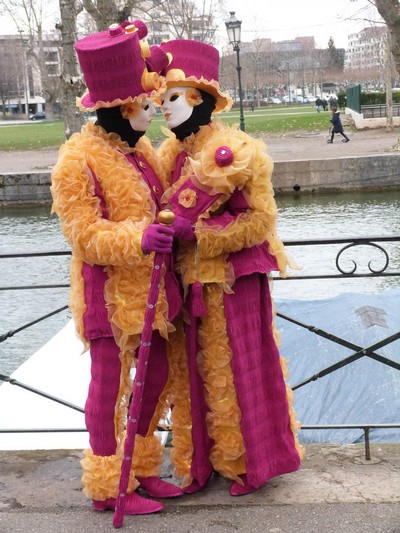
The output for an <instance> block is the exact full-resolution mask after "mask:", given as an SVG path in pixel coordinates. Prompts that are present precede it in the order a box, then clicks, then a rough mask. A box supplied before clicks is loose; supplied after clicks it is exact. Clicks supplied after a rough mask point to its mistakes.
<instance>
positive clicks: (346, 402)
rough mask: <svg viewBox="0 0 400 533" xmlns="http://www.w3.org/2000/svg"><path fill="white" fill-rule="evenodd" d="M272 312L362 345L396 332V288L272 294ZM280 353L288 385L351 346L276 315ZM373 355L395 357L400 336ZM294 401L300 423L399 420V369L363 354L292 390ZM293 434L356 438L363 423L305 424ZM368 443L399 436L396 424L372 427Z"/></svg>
mask: <svg viewBox="0 0 400 533" xmlns="http://www.w3.org/2000/svg"><path fill="white" fill-rule="evenodd" d="M275 303H276V308H277V312H278V313H280V314H283V315H288V316H289V317H291V318H293V319H295V320H297V321H299V322H301V323H304V324H307V325H309V326H315V327H317V328H320V329H321V330H324V331H326V332H329V333H331V334H333V335H335V336H337V337H340V338H341V339H345V340H346V341H348V342H350V343H353V344H355V345H357V346H359V347H361V348H368V347H369V346H371V345H373V344H376V343H378V342H380V341H381V340H383V339H385V338H387V337H390V336H392V335H394V334H396V333H398V332H399V331H400V289H391V290H387V291H384V292H381V293H379V294H359V293H344V294H341V295H339V296H337V297H334V298H330V299H325V300H313V301H310V300H307V301H305V300H277V301H276V302H275ZM276 326H277V328H278V330H279V332H280V336H281V348H280V350H281V354H282V355H283V356H284V357H285V359H286V360H287V361H288V367H289V372H290V377H289V383H290V385H291V386H292V387H293V386H295V385H297V384H299V383H301V382H303V381H304V380H306V379H308V378H309V377H311V376H313V375H314V374H317V373H318V372H319V371H321V370H322V369H324V368H326V367H329V366H331V365H332V364H335V363H336V362H338V361H340V360H342V359H345V358H347V357H349V356H350V355H351V354H353V353H354V352H356V351H357V350H356V349H350V348H347V347H343V346H340V345H339V344H337V343H335V342H332V341H331V340H328V339H325V338H322V337H321V336H318V335H316V334H315V333H313V332H310V331H308V330H307V329H305V328H302V327H301V326H299V325H296V324H292V323H289V322H287V321H286V320H283V319H282V318H279V317H277V318H276ZM375 352H376V353H377V354H379V355H382V356H384V357H387V358H388V359H391V360H393V361H395V362H397V363H400V340H396V341H394V342H392V343H390V344H388V345H386V346H384V347H382V348H379V349H376V351H375ZM294 394H295V403H294V408H295V411H296V413H297V417H298V419H299V421H300V422H301V423H302V424H304V425H317V424H325V425H331V424H358V423H365V424H371V423H400V371H399V370H396V369H395V368H391V367H390V366H387V365H385V364H382V363H380V362H377V361H375V360H373V359H371V358H370V357H367V356H363V357H361V358H360V359H358V360H357V361H355V362H352V363H350V364H348V365H347V366H344V367H343V368H340V369H339V370H336V371H335V372H333V373H332V374H329V375H326V376H324V377H321V378H319V379H317V380H316V381H312V382H310V383H308V384H306V385H304V386H302V387H300V388H298V389H297V390H296V391H295V392H294ZM299 440H300V441H301V442H303V443H311V442H341V443H356V442H363V440H364V432H363V430H362V429H346V430H345V429H332V430H328V429H327V430H304V431H300V432H299ZM370 440H371V442H400V429H392V428H391V429H371V431H370Z"/></svg>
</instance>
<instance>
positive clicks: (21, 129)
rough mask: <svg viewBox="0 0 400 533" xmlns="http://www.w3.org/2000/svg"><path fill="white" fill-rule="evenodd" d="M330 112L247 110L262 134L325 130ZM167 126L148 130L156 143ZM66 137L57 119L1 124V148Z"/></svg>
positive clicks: (249, 128) (233, 115) (48, 143)
mask: <svg viewBox="0 0 400 533" xmlns="http://www.w3.org/2000/svg"><path fill="white" fill-rule="evenodd" d="M219 117H220V118H221V119H222V120H223V121H224V122H227V123H228V124H239V109H235V110H233V111H230V112H229V113H222V114H220V115H219ZM330 117H331V113H330V112H325V113H324V112H321V113H317V112H316V110H315V107H314V106H313V105H304V106H284V107H281V106H276V107H270V108H265V107H263V108H260V109H255V111H254V112H251V111H250V110H247V109H245V111H244V119H245V128H246V132H247V133H250V134H252V135H255V136H258V135H262V134H263V133H282V132H290V131H313V132H317V131H324V130H328V128H329V125H330V123H329V119H330ZM162 126H163V127H167V125H166V122H165V120H164V118H163V116H162V115H160V114H157V115H156V116H155V117H154V118H153V122H152V124H151V126H150V128H149V129H148V131H147V135H148V136H149V137H150V139H151V140H152V141H153V142H154V143H159V142H161V141H162V140H163V139H165V136H164V134H163V133H162V131H161V127H162ZM64 140H65V137H64V124H63V122H61V121H57V122H47V121H43V122H33V123H32V124H21V125H10V126H8V125H4V126H1V127H0V150H7V151H8V150H37V149H40V148H50V147H58V146H60V144H62V143H63V142H64Z"/></svg>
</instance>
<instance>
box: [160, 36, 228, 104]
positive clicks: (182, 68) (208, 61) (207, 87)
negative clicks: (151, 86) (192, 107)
mask: <svg viewBox="0 0 400 533" xmlns="http://www.w3.org/2000/svg"><path fill="white" fill-rule="evenodd" d="M160 48H161V49H162V50H163V51H164V52H165V53H166V54H167V55H168V56H169V58H170V62H169V64H168V66H167V67H166V68H165V69H164V70H163V72H162V75H163V76H165V81H166V83H167V87H168V88H169V87H196V88H197V89H201V90H203V91H205V92H207V93H210V94H212V95H213V96H214V97H215V99H216V106H215V112H219V111H228V110H229V109H230V108H231V106H232V98H231V97H230V96H229V95H228V94H226V93H224V92H222V91H221V88H220V85H219V82H218V79H219V76H218V69H219V52H218V50H217V49H216V48H214V46H211V45H209V44H206V43H201V42H199V41H193V40H191V39H177V40H173V41H166V42H163V43H161V44H160Z"/></svg>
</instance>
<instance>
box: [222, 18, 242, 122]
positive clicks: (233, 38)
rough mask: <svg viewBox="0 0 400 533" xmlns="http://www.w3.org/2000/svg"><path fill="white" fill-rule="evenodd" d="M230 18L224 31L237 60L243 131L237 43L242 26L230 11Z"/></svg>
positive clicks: (240, 92) (240, 91)
mask: <svg viewBox="0 0 400 533" xmlns="http://www.w3.org/2000/svg"><path fill="white" fill-rule="evenodd" d="M229 14H230V17H229V19H228V20H227V21H226V22H225V26H226V31H227V32H228V39H229V44H232V45H233V50H234V52H236V60H237V67H236V69H237V72H238V81H239V103H240V129H241V130H242V131H245V128H244V115H243V95H242V78H241V74H240V71H241V70H242V69H241V67H240V59H239V51H240V50H239V43H240V29H241V26H242V21H241V20H238V19H237V18H236V17H235V12H234V11H230V12H229Z"/></svg>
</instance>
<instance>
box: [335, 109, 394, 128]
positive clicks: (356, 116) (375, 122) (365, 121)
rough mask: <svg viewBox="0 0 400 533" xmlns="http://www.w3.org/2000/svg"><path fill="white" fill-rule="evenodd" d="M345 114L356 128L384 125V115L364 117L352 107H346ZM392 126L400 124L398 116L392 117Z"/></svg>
mask: <svg viewBox="0 0 400 533" xmlns="http://www.w3.org/2000/svg"><path fill="white" fill-rule="evenodd" d="M345 112H346V115H350V116H351V118H352V120H353V122H354V125H355V127H356V128H357V129H358V130H365V129H369V130H373V129H378V128H384V127H386V117H378V118H364V115H363V114H362V113H357V112H356V111H354V109H350V108H349V107H346V111H345ZM393 126H400V117H393Z"/></svg>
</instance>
